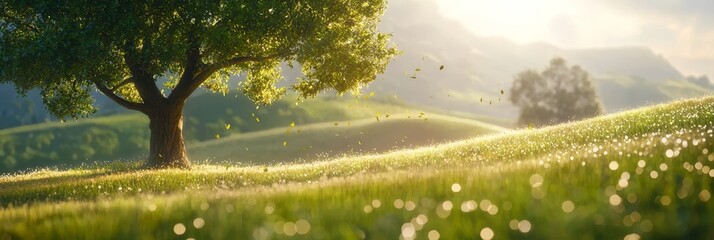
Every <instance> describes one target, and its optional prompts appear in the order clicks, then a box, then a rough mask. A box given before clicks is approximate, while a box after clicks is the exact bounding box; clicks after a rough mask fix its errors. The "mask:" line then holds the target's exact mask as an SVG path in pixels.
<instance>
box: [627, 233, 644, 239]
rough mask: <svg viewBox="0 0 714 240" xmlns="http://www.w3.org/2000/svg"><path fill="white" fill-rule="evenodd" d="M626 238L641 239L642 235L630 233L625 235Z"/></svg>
mask: <svg viewBox="0 0 714 240" xmlns="http://www.w3.org/2000/svg"><path fill="white" fill-rule="evenodd" d="M624 240H640V235H638V234H637V233H630V234H627V235H626V236H625V238H624Z"/></svg>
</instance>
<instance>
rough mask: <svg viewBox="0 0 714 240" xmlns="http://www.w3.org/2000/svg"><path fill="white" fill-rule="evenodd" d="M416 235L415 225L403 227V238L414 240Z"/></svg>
mask: <svg viewBox="0 0 714 240" xmlns="http://www.w3.org/2000/svg"><path fill="white" fill-rule="evenodd" d="M415 235H416V230H415V229H414V225H412V224H411V223H405V224H404V225H402V237H404V238H405V239H412V238H414V237H415Z"/></svg>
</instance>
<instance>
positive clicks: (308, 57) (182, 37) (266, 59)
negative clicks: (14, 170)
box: [0, 0, 397, 161]
mask: <svg viewBox="0 0 714 240" xmlns="http://www.w3.org/2000/svg"><path fill="white" fill-rule="evenodd" d="M385 6H386V3H385V1H384V0H367V1H352V0H249V1H248V0H245V1H240V0H230V1H228V0H224V1H220V0H215V1H189V0H175V1H170V0H141V1H131V0H127V1H89V0H66V1H55V0H5V1H2V2H0V83H3V82H10V83H13V84H14V85H15V86H16V88H17V90H18V91H19V92H20V93H25V92H27V91H29V90H31V89H39V90H40V91H41V94H42V96H43V101H44V103H45V105H46V106H47V109H48V110H49V111H50V112H51V113H52V114H53V115H55V116H57V117H82V116H87V115H89V114H91V113H93V112H94V111H95V109H94V107H93V106H92V103H93V101H94V100H93V99H92V97H91V94H90V93H91V91H94V90H95V89H98V90H99V91H101V92H102V93H103V94H104V95H106V96H107V97H109V98H110V99H112V100H113V101H115V102H117V103H118V104H120V105H121V106H124V107H126V108H129V109H133V110H137V111H141V112H143V113H145V114H146V115H147V116H148V117H149V118H150V119H151V122H152V125H151V126H150V127H151V128H152V144H151V145H152V150H151V154H150V158H152V159H153V158H167V157H166V156H167V155H166V154H170V155H171V157H169V158H174V157H173V155H174V154H171V152H175V151H176V150H175V149H176V148H180V149H183V143H182V142H183V139H180V142H181V144H180V145H181V146H172V144H173V143H166V142H167V141H168V142H172V141H175V140H171V139H167V140H164V141H159V140H157V139H164V138H167V137H165V136H161V135H173V136H174V137H175V135H177V133H178V135H179V136H180V133H181V132H180V127H181V109H182V108H183V105H184V103H185V101H186V99H187V98H188V96H190V95H191V94H192V93H193V92H194V91H195V90H196V89H197V88H199V87H205V88H206V89H208V90H211V91H217V92H226V91H227V89H228V87H229V86H227V82H228V81H227V80H228V76H229V75H231V74H245V75H246V79H245V81H243V82H242V83H241V84H240V86H238V88H239V89H240V90H242V91H243V92H244V93H245V94H246V95H247V96H248V97H249V98H250V99H252V100H253V101H256V102H258V103H264V104H269V103H271V102H272V101H274V100H275V99H276V98H278V97H280V96H281V95H283V94H284V93H285V92H286V90H287V89H286V88H281V87H277V86H276V83H277V82H278V81H279V80H280V79H281V69H280V64H281V63H283V62H287V63H288V64H289V65H290V66H293V64H295V63H298V64H299V65H300V67H301V70H302V72H303V75H304V77H302V78H300V79H298V81H297V82H296V83H295V84H294V85H292V86H291V87H289V89H292V90H294V91H296V92H298V93H299V94H300V96H302V97H312V96H315V95H316V94H318V93H319V92H321V91H324V90H328V89H334V90H336V91H337V92H345V91H351V90H357V89H359V87H360V86H362V85H364V84H366V83H369V82H371V81H373V80H374V79H375V76H376V75H377V74H380V73H382V72H383V71H384V69H385V68H386V65H387V63H388V62H389V61H390V60H391V58H392V57H393V56H394V55H395V54H397V50H396V49H395V48H394V47H392V46H390V44H389V36H388V35H386V34H383V33H380V32H379V31H378V30H377V25H378V24H379V18H380V17H381V15H382V13H383V11H384V8H385ZM160 78H167V79H169V80H168V82H167V83H166V84H165V85H166V86H165V87H166V88H168V89H170V91H168V92H163V91H162V90H161V89H163V88H161V87H159V86H157V79H160ZM207 107H210V106H207ZM163 125H169V126H173V125H175V126H176V127H175V128H174V129H173V130H171V129H168V130H162V131H164V133H161V131H159V129H158V128H164V127H163ZM177 131H178V132H177ZM154 136H156V138H154ZM169 138H170V137H169ZM162 142H163V143H162ZM154 145H157V146H156V147H157V148H155V147H154ZM159 145H163V146H166V147H167V148H169V150H163V149H160V146H159ZM162 154H163V155H162ZM179 155H180V154H179ZM183 155H184V156H179V157H178V158H185V154H183ZM150 161H152V160H150ZM167 161H169V160H167ZM170 161H173V160H170Z"/></svg>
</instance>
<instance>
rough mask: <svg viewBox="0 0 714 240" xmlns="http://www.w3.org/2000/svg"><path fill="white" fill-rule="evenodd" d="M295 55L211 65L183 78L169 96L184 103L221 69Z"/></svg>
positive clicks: (247, 57)
mask: <svg viewBox="0 0 714 240" xmlns="http://www.w3.org/2000/svg"><path fill="white" fill-rule="evenodd" d="M293 54H294V53H293V52H291V51H286V52H280V53H275V54H271V55H267V56H259V57H255V56H242V57H236V58H232V59H228V60H226V61H223V62H217V63H213V64H210V65H208V66H206V67H204V68H202V69H201V70H200V71H199V72H197V73H196V74H195V75H194V76H193V77H192V78H183V77H182V78H181V81H180V82H179V83H178V85H176V88H174V90H173V91H172V92H171V95H169V97H168V98H169V100H170V101H183V100H186V98H188V96H190V95H191V93H193V91H195V90H196V89H197V88H198V87H199V86H201V84H203V82H205V81H206V80H207V79H208V78H209V77H210V76H211V75H213V74H214V73H216V72H218V71H219V70H221V69H224V68H228V67H231V66H235V65H238V64H241V63H246V62H262V61H268V60H273V59H276V58H283V57H288V56H290V55H293Z"/></svg>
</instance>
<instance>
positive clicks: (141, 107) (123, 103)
mask: <svg viewBox="0 0 714 240" xmlns="http://www.w3.org/2000/svg"><path fill="white" fill-rule="evenodd" d="M92 82H94V85H95V86H96V87H97V89H99V91H100V92H102V93H103V94H104V95H105V96H107V97H108V98H109V99H111V100H112V101H114V102H116V103H117V104H119V105H121V106H122V107H125V108H127V109H131V110H136V111H140V112H146V110H147V108H146V105H144V104H142V103H135V102H129V101H127V100H126V99H124V98H122V97H119V96H118V95H116V94H115V93H114V91H112V90H111V89H109V88H107V87H106V86H104V84H102V83H100V82H99V81H92Z"/></svg>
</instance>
